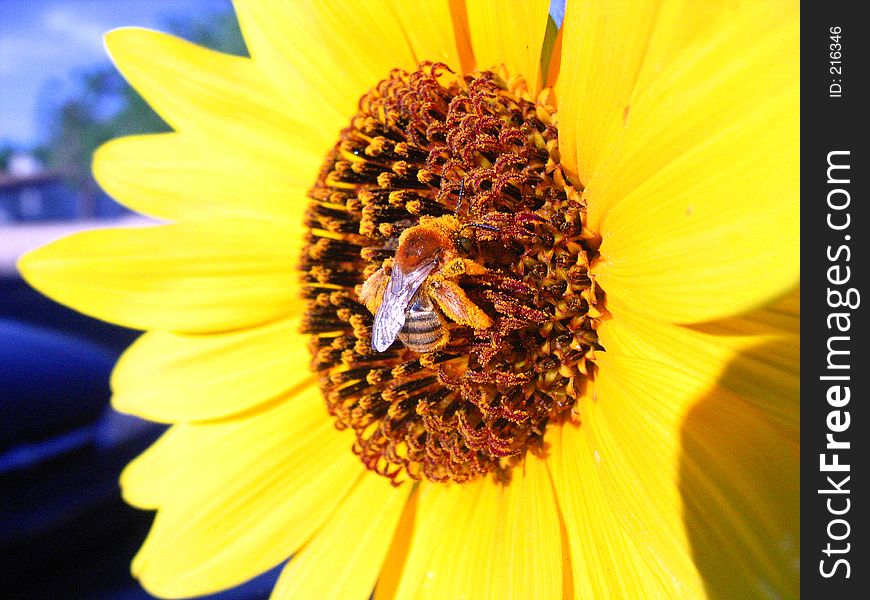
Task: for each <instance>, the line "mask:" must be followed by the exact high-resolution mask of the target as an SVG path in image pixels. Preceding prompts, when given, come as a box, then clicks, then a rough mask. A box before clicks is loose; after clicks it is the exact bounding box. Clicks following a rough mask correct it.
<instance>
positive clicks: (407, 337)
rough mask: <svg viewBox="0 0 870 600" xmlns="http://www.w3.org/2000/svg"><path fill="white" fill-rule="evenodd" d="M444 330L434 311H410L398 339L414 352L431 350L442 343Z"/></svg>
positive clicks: (444, 334)
mask: <svg viewBox="0 0 870 600" xmlns="http://www.w3.org/2000/svg"><path fill="white" fill-rule="evenodd" d="M446 333H447V332H446V330H445V328H444V324H443V323H442V321H441V318H440V317H439V316H438V314H437V313H435V312H434V311H421V312H416V311H410V312H409V313H408V316H407V318H406V320H405V325H404V326H403V327H402V330H401V331H400V332H399V339H400V340H401V341H402V343H403V344H405V346H407V347H408V349H409V350H413V351H414V352H420V353H423V352H432V351H434V350H437V349H438V348H440V347H441V346H443V345H444V343H443V342H444V341H445V340H444V338H445V337H446Z"/></svg>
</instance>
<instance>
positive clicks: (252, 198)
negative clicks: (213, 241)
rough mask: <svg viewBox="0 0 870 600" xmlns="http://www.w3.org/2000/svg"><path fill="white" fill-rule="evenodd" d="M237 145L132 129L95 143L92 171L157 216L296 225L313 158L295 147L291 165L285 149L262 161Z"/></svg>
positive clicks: (122, 197) (126, 200)
mask: <svg viewBox="0 0 870 600" xmlns="http://www.w3.org/2000/svg"><path fill="white" fill-rule="evenodd" d="M241 150H242V151H241V152H240V151H239V148H235V149H229V148H220V149H218V150H216V149H215V148H214V147H213V146H212V145H211V144H209V143H207V142H205V141H204V140H203V139H201V138H199V137H195V136H191V135H183V134H178V133H166V134H158V135H143V136H132V137H125V138H119V139H116V140H113V141H111V142H109V143H107V144H104V145H103V146H101V147H100V148H99V149H98V150H97V152H96V153H95V154H94V164H93V171H94V176H95V177H96V179H97V181H98V182H99V184H100V186H101V187H102V188H103V189H104V190H105V191H106V192H107V193H108V194H109V195H110V196H112V197H113V198H115V199H116V200H118V201H119V202H121V203H122V204H124V205H126V206H128V207H130V208H132V209H133V210H136V211H139V212H141V213H144V214H147V215H151V216H153V217H156V218H158V219H168V220H173V221H180V220H197V219H204V218H209V217H218V218H226V217H230V218H232V217H243V218H244V217H247V218H267V219H275V220H281V221H284V222H286V223H287V224H288V225H289V226H292V227H295V228H297V229H299V230H301V226H302V222H303V215H304V212H305V206H306V199H305V193H306V192H307V190H308V189H309V188H310V187H311V185H312V184H313V183H314V179H315V177H316V176H317V164H315V163H311V162H309V163H308V164H307V165H306V164H305V161H304V160H299V158H300V157H298V156H295V154H294V155H293V156H295V158H294V159H293V160H292V162H293V163H294V164H295V167H293V168H291V167H289V165H290V164H291V156H289V155H282V156H280V157H279V156H275V157H273V158H274V160H271V161H267V160H261V159H258V158H254V157H252V156H250V155H248V154H246V153H245V152H244V148H241ZM302 158H303V159H304V157H302ZM297 160H298V161H299V162H296V161H297Z"/></svg>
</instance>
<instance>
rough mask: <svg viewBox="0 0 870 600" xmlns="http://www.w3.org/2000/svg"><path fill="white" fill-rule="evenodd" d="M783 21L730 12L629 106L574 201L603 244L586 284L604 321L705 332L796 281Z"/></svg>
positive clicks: (791, 31) (792, 47)
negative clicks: (630, 313)
mask: <svg viewBox="0 0 870 600" xmlns="http://www.w3.org/2000/svg"><path fill="white" fill-rule="evenodd" d="M746 6H754V5H751V4H747V5H746ZM765 6H766V10H767V11H769V8H770V7H769V5H765ZM793 9H794V10H791V11H789V10H785V11H783V13H782V14H781V15H780V16H779V17H778V19H776V20H773V19H767V20H760V19H758V18H757V17H758V16H759V15H758V14H756V12H757V11H753V10H750V9H747V10H743V11H740V12H738V14H736V15H735V16H734V19H733V20H728V21H726V22H725V23H724V24H723V27H722V29H721V30H720V31H717V33H716V35H715V36H713V37H711V38H710V39H708V40H705V41H704V43H700V44H698V45H697V47H693V48H691V50H692V52H690V53H689V52H687V53H686V54H684V55H682V56H681V58H680V59H679V60H675V61H674V62H672V63H671V64H668V65H664V66H663V68H662V70H661V72H660V73H658V74H657V76H656V77H655V79H654V80H653V81H651V82H650V84H649V85H648V86H647V87H646V88H645V89H644V90H643V91H642V93H638V94H636V95H635V96H634V97H633V99H632V100H631V103H630V107H629V109H630V112H629V113H627V116H626V120H625V129H624V132H623V135H622V137H621V139H620V140H619V141H618V142H617V143H616V145H614V146H613V148H612V149H611V150H610V151H609V153H608V156H606V157H605V159H604V161H603V163H602V164H603V166H602V167H601V168H600V169H599V170H598V172H597V173H596V174H595V177H594V178H593V179H592V180H591V181H590V182H589V186H588V187H587V189H586V192H585V195H586V198H587V201H588V203H589V226H590V227H591V228H592V229H594V230H598V231H599V232H600V234H601V235H602V237H603V243H602V245H601V261H600V262H599V264H597V265H596V266H595V268H594V274H595V276H596V278H597V280H598V282H599V283H600V284H601V286H602V287H603V288H604V289H605V290H606V291H607V293H608V307H609V308H611V309H612V310H614V311H615V312H618V311H620V310H626V309H633V310H637V311H640V310H645V311H646V312H647V313H648V314H651V315H655V316H656V317H657V318H660V319H663V320H669V321H675V322H682V323H688V322H699V321H705V320H710V319H715V318H721V317H725V316H728V315H733V314H737V313H739V312H742V311H745V310H747V309H750V308H753V307H756V306H760V305H762V304H764V303H766V302H767V301H769V300H770V299H771V298H773V297H775V296H777V295H780V294H782V293H783V292H785V291H786V290H788V289H790V288H791V287H793V286H794V285H795V284H796V282H797V281H798V277H799V273H798V271H799V266H800V263H799V258H798V256H799V254H798V249H799V248H798V246H799V225H800V218H799V211H798V206H799V205H798V182H799V177H798V175H799V173H798V168H799V164H800V162H799V156H798V150H799V123H798V117H799V89H798V83H799V74H798V47H799V45H798V44H799V43H798V31H799V29H798V26H797V19H796V15H795V14H793V13H794V11H795V10H796V7H793ZM578 143H581V142H578Z"/></svg>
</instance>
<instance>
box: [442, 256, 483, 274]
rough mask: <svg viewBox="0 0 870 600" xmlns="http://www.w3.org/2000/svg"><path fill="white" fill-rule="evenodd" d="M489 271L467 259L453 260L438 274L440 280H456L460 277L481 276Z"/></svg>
mask: <svg viewBox="0 0 870 600" xmlns="http://www.w3.org/2000/svg"><path fill="white" fill-rule="evenodd" d="M488 272H489V269H487V268H486V267H484V266H483V265H482V264H480V263H476V262H474V261H473V260H471V259H469V258H454V259H453V260H451V261H450V262H448V263H447V264H446V265H444V267H443V268H442V269H441V270H440V271H439V272H438V275H439V277H440V278H442V279H456V278H457V277H459V276H460V275H483V274H484V273H488Z"/></svg>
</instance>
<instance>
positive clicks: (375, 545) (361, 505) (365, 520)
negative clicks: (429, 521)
mask: <svg viewBox="0 0 870 600" xmlns="http://www.w3.org/2000/svg"><path fill="white" fill-rule="evenodd" d="M412 489H413V488H412V487H411V486H410V485H404V486H401V487H400V488H398V489H397V488H394V487H392V486H391V485H390V482H389V481H387V479H386V478H384V477H381V476H379V475H376V474H374V473H366V474H365V475H364V476H363V478H362V480H361V481H360V483H359V484H358V485H357V486H356V487H355V488H354V489H353V491H352V492H351V493H350V494H349V495H348V496H347V498H346V499H345V500H344V502H342V503H341V506H339V507H338V509H337V510H336V512H335V515H333V516H332V517H331V518H330V519H329V521H327V523H326V525H324V527H323V529H322V530H321V531H318V532H317V534H316V535H315V537H314V539H313V540H312V541H311V542H310V543H309V544H308V545H306V546H305V547H304V548H302V550H300V551H299V552H298V553H297V554H296V555H295V556H294V557H293V559H292V560H291V561H290V562H289V563H288V564H287V566H286V567H284V570H283V571H282V572H281V577H280V578H279V579H278V583H277V585H276V586H275V589H274V590H273V592H272V596H271V598H272V599H273V600H280V599H283V598H286V599H288V600H304V599H305V598H310V599H311V600H325V599H329V600H333V599H334V600H368V598H369V597H370V596H371V593H372V589H373V588H374V585H375V580H377V578H378V573H379V571H380V568H381V564H382V563H383V561H384V556H385V555H386V553H387V549H388V548H389V546H390V541H391V540H392V535H393V532H394V531H395V529H396V525H397V524H398V521H399V517H401V515H402V510H403V509H404V507H405V503H406V501H407V499H408V494H410V493H411V490H412Z"/></svg>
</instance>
